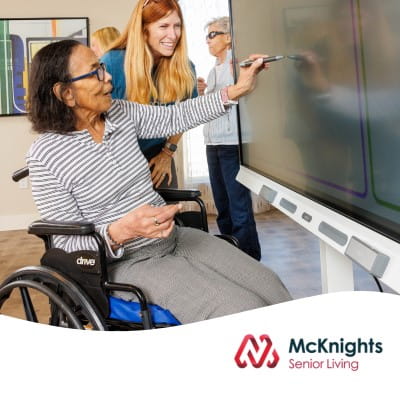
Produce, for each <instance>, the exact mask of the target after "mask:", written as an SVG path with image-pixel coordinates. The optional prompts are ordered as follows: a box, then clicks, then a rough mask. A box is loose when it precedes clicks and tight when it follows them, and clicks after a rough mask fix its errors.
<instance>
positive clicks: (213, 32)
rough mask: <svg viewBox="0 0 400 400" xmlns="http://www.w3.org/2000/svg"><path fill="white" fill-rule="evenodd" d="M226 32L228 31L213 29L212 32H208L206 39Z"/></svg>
mask: <svg viewBox="0 0 400 400" xmlns="http://www.w3.org/2000/svg"><path fill="white" fill-rule="evenodd" d="M225 34H226V32H222V31H212V32H210V33H208V34H207V35H206V40H207V39H209V40H211V39H214V38H215V36H218V35H225Z"/></svg>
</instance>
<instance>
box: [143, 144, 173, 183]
mask: <svg viewBox="0 0 400 400" xmlns="http://www.w3.org/2000/svg"><path fill="white" fill-rule="evenodd" d="M171 164H172V154H171V155H169V154H167V153H166V152H165V151H160V152H159V153H158V154H157V155H156V156H155V157H153V158H152V159H151V160H150V161H149V167H150V169H152V170H151V180H152V181H153V185H154V187H155V188H158V187H159V186H160V185H161V183H162V182H163V181H164V179H165V177H166V176H168V186H169V185H170V184H171V182H172V173H171Z"/></svg>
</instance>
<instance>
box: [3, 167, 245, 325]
mask: <svg viewBox="0 0 400 400" xmlns="http://www.w3.org/2000/svg"><path fill="white" fill-rule="evenodd" d="M28 175H29V170H28V168H27V167H25V168H22V169H20V170H18V171H16V172H15V173H14V174H13V180H14V181H16V182H17V181H19V180H20V179H22V178H24V177H26V176H28ZM159 193H160V194H161V196H162V197H163V198H164V199H165V201H166V202H167V203H173V202H180V201H184V202H195V203H197V204H198V206H199V211H186V212H182V213H180V214H179V215H177V220H176V223H177V224H178V225H180V226H190V227H194V228H197V229H202V230H204V231H206V232H208V224H207V214H206V209H205V206H204V203H203V201H202V199H201V198H200V195H201V193H200V191H198V190H180V189H162V190H159ZM28 233H29V234H34V235H36V236H38V237H39V238H40V239H42V240H43V242H44V246H45V253H44V255H43V256H42V258H41V260H40V264H41V265H39V266H26V267H23V268H20V269H18V270H17V271H15V272H14V273H12V274H11V275H10V276H8V277H7V278H6V279H5V280H4V282H2V283H1V285H0V312H1V308H2V307H3V305H4V304H5V303H6V302H7V300H8V299H9V298H10V295H11V293H12V292H13V291H14V290H15V289H18V290H19V294H20V298H21V303H22V306H23V310H24V313H25V318H26V320H28V321H32V322H38V317H37V312H36V309H35V306H34V302H33V301H32V296H31V294H30V291H37V292H39V293H41V294H42V295H44V296H46V297H47V298H48V302H49V308H50V312H49V320H48V323H49V325H52V326H60V327H67V328H75V329H93V330H101V331H106V330H142V329H153V328H164V327H170V326H176V325H180V321H178V320H177V319H176V318H175V317H174V315H173V314H172V313H171V312H170V311H169V310H166V309H163V308H161V307H159V306H157V305H154V304H149V302H148V300H147V298H146V296H145V293H144V292H143V290H142V289H141V288H139V287H136V286H134V285H130V284H125V283H120V282H110V281H109V279H108V273H107V261H106V244H105V242H104V239H103V238H102V236H101V235H99V234H98V233H97V232H96V230H95V227H94V225H93V224H92V223H90V222H82V223H76V222H73V223H67V222H62V223H60V222H57V221H45V220H39V221H35V222H33V223H32V224H31V225H30V226H29V227H28ZM53 235H90V236H92V237H93V238H94V240H95V242H96V244H97V247H98V250H97V251H89V250H82V251H76V252H73V253H66V252H65V251H63V250H61V249H57V248H54V247H52V236H53ZM216 236H219V237H221V238H222V239H225V240H227V241H229V242H230V243H231V244H233V245H235V246H238V241H237V239H235V238H234V237H231V236H228V235H216ZM115 291H119V292H130V293H133V294H134V296H135V297H136V299H137V301H136V302H135V301H125V300H122V299H119V298H117V297H114V296H113V295H112V293H113V292H115Z"/></svg>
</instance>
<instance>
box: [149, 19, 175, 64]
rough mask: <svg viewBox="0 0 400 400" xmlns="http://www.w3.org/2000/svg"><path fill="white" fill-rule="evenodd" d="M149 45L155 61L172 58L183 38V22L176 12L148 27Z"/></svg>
mask: <svg viewBox="0 0 400 400" xmlns="http://www.w3.org/2000/svg"><path fill="white" fill-rule="evenodd" d="M146 31H147V44H148V45H149V47H150V50H151V53H152V54H153V57H154V60H155V61H156V62H157V61H158V60H159V59H160V58H161V57H171V56H172V54H174V51H175V48H176V46H177V44H178V42H179V39H180V38H181V34H182V21H181V19H180V18H179V15H178V13H177V12H176V11H173V12H171V13H170V14H168V15H167V16H165V17H163V18H161V19H159V20H158V21H156V22H152V23H151V24H149V25H147V27H146Z"/></svg>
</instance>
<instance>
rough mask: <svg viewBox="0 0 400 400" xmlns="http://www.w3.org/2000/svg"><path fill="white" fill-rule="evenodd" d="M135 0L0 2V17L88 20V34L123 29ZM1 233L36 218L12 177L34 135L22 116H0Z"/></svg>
mask: <svg viewBox="0 0 400 400" xmlns="http://www.w3.org/2000/svg"><path fill="white" fill-rule="evenodd" d="M135 3H136V1H135V0H112V1H108V2H106V1H100V2H99V1H98V0H85V1H82V0H69V1H68V2H62V1H54V0H35V1H32V2H26V0H0V10H1V17H2V18H40V17H46V18H49V17H88V18H89V26H90V32H94V31H95V30H96V29H98V28H101V27H103V26H106V25H114V26H116V27H117V28H118V29H120V30H122V29H123V28H124V27H125V25H126V23H127V21H128V18H129V15H130V13H131V11H132V9H133V7H134V5H135ZM0 135H1V136H2V145H1V146H0V188H1V189H0V190H1V197H0V231H2V230H14V229H25V228H26V226H27V225H28V224H29V223H30V222H32V220H34V219H37V218H38V214H37V211H36V207H35V205H34V203H33V200H32V197H31V192H30V188H29V187H28V188H27V189H22V188H20V187H19V186H20V185H19V184H16V183H14V182H13V181H12V180H11V174H12V172H13V171H15V170H16V169H18V168H21V167H22V166H24V165H25V153H26V151H27V149H28V147H29V145H30V144H31V143H32V141H33V140H34V139H35V137H36V135H35V134H33V133H32V132H31V130H30V125H29V122H28V121H27V118H26V117H24V116H18V117H0Z"/></svg>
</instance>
